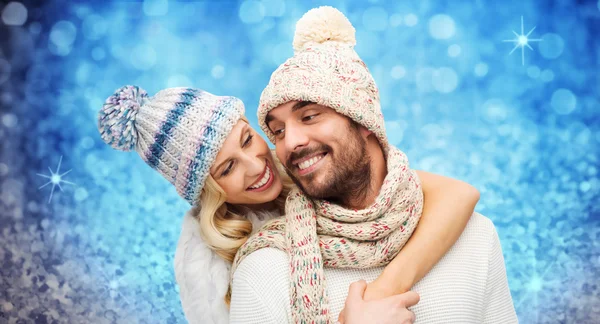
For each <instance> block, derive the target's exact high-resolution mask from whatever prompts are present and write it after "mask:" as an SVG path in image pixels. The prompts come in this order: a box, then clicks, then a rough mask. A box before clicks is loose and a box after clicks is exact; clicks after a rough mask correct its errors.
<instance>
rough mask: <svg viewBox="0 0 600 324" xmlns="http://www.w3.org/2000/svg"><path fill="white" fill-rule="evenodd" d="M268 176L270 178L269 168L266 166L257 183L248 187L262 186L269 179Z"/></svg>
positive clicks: (256, 187)
mask: <svg viewBox="0 0 600 324" xmlns="http://www.w3.org/2000/svg"><path fill="white" fill-rule="evenodd" d="M270 178H271V168H269V167H268V166H267V172H265V175H264V176H263V177H262V179H260V181H259V182H258V183H257V184H255V185H254V186H251V187H250V189H258V188H260V187H262V186H264V185H265V184H266V183H267V182H268V181H269V179H270Z"/></svg>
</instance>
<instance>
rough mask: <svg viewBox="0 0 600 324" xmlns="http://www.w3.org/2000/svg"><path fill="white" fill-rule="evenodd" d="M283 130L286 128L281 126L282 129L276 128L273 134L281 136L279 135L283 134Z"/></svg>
mask: <svg viewBox="0 0 600 324" xmlns="http://www.w3.org/2000/svg"><path fill="white" fill-rule="evenodd" d="M283 130H284V129H283V128H281V129H276V130H274V131H273V134H274V135H275V136H279V135H281V134H283Z"/></svg>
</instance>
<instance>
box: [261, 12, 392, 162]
mask: <svg viewBox="0 0 600 324" xmlns="http://www.w3.org/2000/svg"><path fill="white" fill-rule="evenodd" d="M354 34H355V31H354V27H352V24H351V23H350V21H348V19H347V18H346V17H345V16H344V14H342V13H341V12H340V11H339V10H337V9H335V8H332V7H319V8H316V9H312V10H310V11H308V12H307V13H306V14H304V16H303V17H302V18H301V19H300V20H299V21H298V23H297V24H296V33H295V35H294V47H295V54H294V56H293V57H291V58H289V59H288V60H287V61H285V62H284V63H283V64H282V65H281V66H279V67H278V68H277V70H275V72H273V74H272V75H271V79H270V81H269V84H268V85H267V87H266V88H265V89H264V91H263V92H262V95H261V97H260V104H259V108H258V122H259V125H260V127H261V128H262V130H263V131H264V133H265V134H266V135H267V136H268V137H269V139H270V140H271V142H275V137H274V135H273V133H272V132H271V130H270V129H269V127H268V125H267V124H266V123H265V119H266V116H267V114H268V113H269V112H270V111H271V110H272V109H273V108H276V107H278V106H280V105H283V104H286V103H288V102H290V101H310V102H314V103H317V104H321V105H323V106H326V107H329V108H332V109H334V110H336V111H337V112H338V113H340V114H342V115H345V116H348V117H350V118H351V119H353V120H354V121H356V122H357V123H359V124H360V125H363V126H364V127H366V128H367V129H369V130H370V131H372V132H373V133H374V134H375V135H376V136H377V139H378V140H379V142H380V144H381V147H382V148H383V151H384V152H387V149H388V140H387V137H386V134H385V124H384V121H383V114H382V112H381V106H380V102H379V90H378V89H377V85H376V84H375V80H373V77H372V76H371V73H370V72H369V69H368V68H367V66H366V65H365V63H364V62H363V61H362V60H361V59H360V57H359V56H358V54H357V53H356V51H354V45H355V44H356V39H355V36H354Z"/></svg>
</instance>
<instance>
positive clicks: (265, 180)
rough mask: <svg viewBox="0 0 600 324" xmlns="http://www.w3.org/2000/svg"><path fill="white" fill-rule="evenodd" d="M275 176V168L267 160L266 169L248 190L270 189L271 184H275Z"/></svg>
mask: <svg viewBox="0 0 600 324" xmlns="http://www.w3.org/2000/svg"><path fill="white" fill-rule="evenodd" d="M273 178H275V177H274V176H273V170H271V168H270V166H269V163H268V162H267V163H266V164H265V169H264V170H263V173H262V174H261V175H260V176H259V177H258V179H257V180H256V181H255V182H254V183H253V184H252V185H251V186H250V187H248V189H246V190H248V191H257V192H260V191H265V190H267V189H269V188H270V187H271V185H272V184H273Z"/></svg>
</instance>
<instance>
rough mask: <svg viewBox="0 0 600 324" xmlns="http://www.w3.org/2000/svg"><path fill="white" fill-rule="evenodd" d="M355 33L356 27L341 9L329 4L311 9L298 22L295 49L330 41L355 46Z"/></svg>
mask: <svg viewBox="0 0 600 324" xmlns="http://www.w3.org/2000/svg"><path fill="white" fill-rule="evenodd" d="M354 34H355V30H354V27H352V24H351V23H350V21H349V20H348V18H346V16H344V14H343V13H341V12H340V11H339V10H337V9H335V8H333V7H329V6H323V7H319V8H315V9H311V10H309V11H308V12H307V13H305V14H304V16H302V18H300V20H298V23H296V33H295V34H294V50H295V51H300V50H302V49H304V48H305V47H306V46H307V45H311V44H315V43H316V44H321V43H324V42H328V41H334V42H339V43H343V44H347V45H350V46H354V45H356V37H355V35H354Z"/></svg>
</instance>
